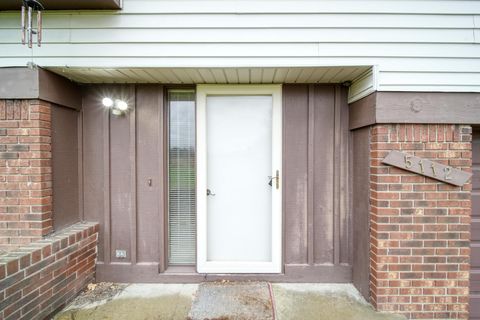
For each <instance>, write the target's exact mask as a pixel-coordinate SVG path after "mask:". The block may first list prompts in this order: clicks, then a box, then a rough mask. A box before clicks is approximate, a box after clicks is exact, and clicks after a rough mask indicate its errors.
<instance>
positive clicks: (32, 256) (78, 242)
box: [0, 223, 98, 320]
mask: <svg viewBox="0 0 480 320" xmlns="http://www.w3.org/2000/svg"><path fill="white" fill-rule="evenodd" d="M97 238H98V224H93V223H78V224H75V225H73V226H71V227H69V228H66V229H64V230H63V231H61V232H59V233H58V234H54V235H52V236H49V237H46V238H45V239H43V240H39V241H36V242H33V243H31V244H30V245H28V246H26V247H22V248H17V249H15V250H13V251H11V252H9V253H8V254H4V255H3V256H0V319H4V320H10V319H15V320H18V319H25V320H34V319H39V320H43V319H44V318H45V317H47V316H49V315H50V314H52V313H53V312H55V311H56V310H57V309H58V308H60V307H62V306H63V305H64V304H65V303H67V302H68V301H70V300H71V299H72V298H73V297H74V296H75V295H76V294H77V293H78V292H79V291H80V290H81V289H82V288H84V287H85V285H86V284H87V283H89V282H91V281H92V280H93V277H94V272H95V262H96V257H97Z"/></svg>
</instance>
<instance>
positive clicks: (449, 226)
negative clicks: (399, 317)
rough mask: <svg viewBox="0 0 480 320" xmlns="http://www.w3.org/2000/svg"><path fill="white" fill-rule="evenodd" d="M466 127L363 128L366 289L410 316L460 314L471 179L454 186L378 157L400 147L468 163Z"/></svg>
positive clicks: (464, 312)
mask: <svg viewBox="0 0 480 320" xmlns="http://www.w3.org/2000/svg"><path fill="white" fill-rule="evenodd" d="M471 133H472V130H471V127H470V126H460V125H411V124H398V125H376V126H373V127H372V128H371V135H370V146H371V149H370V150H371V153H370V158H371V160H370V161H371V169H370V189H371V192H370V205H371V207H370V228H371V230H370V241H371V247H370V268H371V276H370V294H371V300H372V303H373V305H374V306H375V307H376V308H377V309H378V310H379V311H388V312H394V313H401V314H404V315H405V316H406V317H407V318H410V319H468V293H469V289H468V286H469V280H468V279H469V255H470V249H469V239H470V231H469V230H470V210H471V201H470V192H471V184H470V183H469V184H466V185H464V186H463V187H455V186H451V185H448V184H445V183H443V182H440V181H436V180H433V179H430V178H426V177H424V176H421V175H418V174H414V173H409V172H407V171H405V170H402V169H399V168H394V167H391V166H389V165H384V164H382V162H381V160H382V159H383V158H384V157H385V156H386V155H387V153H388V152H389V151H390V150H402V151H404V152H407V153H410V154H414V155H416V156H419V157H423V158H426V159H430V160H433V161H437V162H440V163H443V164H445V165H450V166H452V167H455V168H459V169H463V170H467V171H468V170H471V156H472V155H471V138H472V137H471Z"/></svg>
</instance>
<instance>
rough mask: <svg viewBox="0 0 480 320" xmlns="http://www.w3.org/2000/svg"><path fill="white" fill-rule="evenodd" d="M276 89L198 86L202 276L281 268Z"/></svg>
mask: <svg viewBox="0 0 480 320" xmlns="http://www.w3.org/2000/svg"><path fill="white" fill-rule="evenodd" d="M281 117H282V104H281V86H279V85H267V86H261V85H259V86H250V85H248V86H247V85H244V86H242V85H238V86H224V85H219V86H213V85H205V86H203V85H202V86H198V87H197V152H198V153H197V204H198V220H197V223H198V243H197V249H198V250H197V270H198V272H199V273H279V272H281V228H282V227H281V226H282V223H281V194H282V192H281V183H282V175H281V173H282V170H281V152H282V150H281V141H282V139H281V137H282V118H281Z"/></svg>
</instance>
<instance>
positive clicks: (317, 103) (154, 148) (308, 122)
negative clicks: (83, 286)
mask: <svg viewBox="0 0 480 320" xmlns="http://www.w3.org/2000/svg"><path fill="white" fill-rule="evenodd" d="M107 92H108V93H109V95H112V96H113V95H114V94H118V95H123V97H128V99H129V104H130V106H131V110H130V112H129V113H128V115H126V116H121V117H116V116H112V115H110V114H109V112H108V110H105V108H104V107H103V106H102V105H101V98H102V97H103V95H105V94H106V93H107ZM163 92H164V87H163V86H161V85H138V86H135V87H133V86H92V87H90V88H88V89H87V90H86V91H85V97H84V99H83V110H82V112H83V116H84V126H83V143H84V149H83V159H84V164H83V181H84V191H83V199H84V202H83V207H84V215H85V218H86V219H88V220H93V221H100V224H101V232H100V234H101V237H100V238H101V239H100V246H99V261H100V263H99V266H98V273H97V275H98V279H99V280H100V281H104V280H105V281H106V280H110V281H127V282H128V281H146V282H155V281H159V282H179V281H180V282H188V281H202V280H204V279H212V280H214V279H217V278H218V277H216V276H215V275H209V276H208V277H205V276H204V275H199V274H196V273H194V272H193V270H192V269H184V270H177V269H175V270H174V268H167V269H166V271H165V272H162V271H164V270H165V268H166V267H167V266H166V264H167V263H166V261H165V255H166V251H165V224H166V210H165V169H164V168H165V165H164V157H165V153H164V152H165V151H164V150H165V147H164V143H165V123H164V122H165V120H164V119H165V118H164V117H165V110H164V96H163ZM283 95H284V133H283V135H284V160H283V161H284V175H285V183H284V237H283V242H284V262H285V268H284V273H283V274H282V275H235V276H230V277H229V278H231V279H268V280H271V281H300V282H302V281H313V282H315V281H319V282H332V281H336V282H350V281H351V266H350V265H351V252H352V245H351V237H350V230H351V223H350V215H349V202H348V195H349V191H348V190H349V188H348V156H349V147H348V145H349V138H348V137H349V131H348V112H347V111H348V106H347V102H346V97H347V94H346V91H345V89H344V88H343V87H341V86H333V85H330V86H327V85H326V86H322V85H286V86H284V89H283ZM149 179H151V181H152V185H151V186H149V182H148V181H149ZM116 249H124V250H127V259H120V260H119V259H115V258H114V256H115V255H114V253H115V250H116ZM119 262H124V263H122V264H118V263H119ZM159 271H160V273H159ZM227 278H228V277H227Z"/></svg>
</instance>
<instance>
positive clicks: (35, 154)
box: [0, 100, 52, 251]
mask: <svg viewBox="0 0 480 320" xmlns="http://www.w3.org/2000/svg"><path fill="white" fill-rule="evenodd" d="M50 108H51V107H50V104H49V103H47V102H44V101H40V100H0V251H1V250H9V249H12V248H15V247H17V246H19V245H24V244H27V243H30V242H31V241H34V240H37V239H40V238H41V237H42V236H44V235H46V234H48V233H49V232H51V230H52V169H51V109H50Z"/></svg>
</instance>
